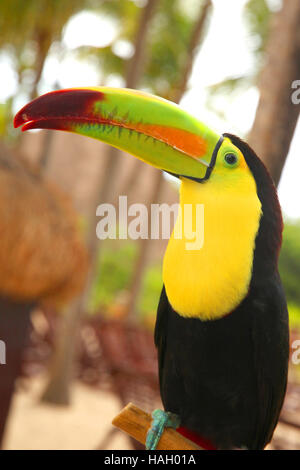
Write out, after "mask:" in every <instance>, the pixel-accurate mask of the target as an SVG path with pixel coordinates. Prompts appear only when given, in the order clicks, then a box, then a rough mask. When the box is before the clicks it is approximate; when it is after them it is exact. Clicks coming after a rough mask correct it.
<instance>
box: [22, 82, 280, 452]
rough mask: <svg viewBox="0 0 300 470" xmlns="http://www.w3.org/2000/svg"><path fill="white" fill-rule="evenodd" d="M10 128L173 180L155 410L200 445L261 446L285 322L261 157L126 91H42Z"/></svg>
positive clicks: (177, 111)
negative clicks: (69, 137) (40, 133)
mask: <svg viewBox="0 0 300 470" xmlns="http://www.w3.org/2000/svg"><path fill="white" fill-rule="evenodd" d="M14 125H15V127H18V126H20V125H22V130H23V131H25V130H28V129H37V128H39V129H56V130H64V131H70V132H75V133H77V134H82V135H86V136H89V137H93V138H96V139H99V140H101V141H103V142H106V143H108V144H110V145H112V146H114V147H117V148H119V149H121V150H124V151H126V152H129V153H131V154H132V155H134V156H135V157H137V158H139V159H141V160H143V161H144V162H146V163H149V164H151V165H153V166H155V167H157V168H159V169H161V170H164V171H165V172H168V173H170V174H172V175H174V176H175V177H177V178H178V179H179V180H180V183H181V184H180V208H181V209H182V210H181V211H179V215H178V218H177V220H176V223H175V227H174V231H173V233H172V235H171V237H170V240H169V243H168V246H167V249H166V253H165V256H164V260H163V269H162V272H163V288H162V292H161V296H160V300H159V305H158V311H157V319H156V326H155V332H154V339H155V344H156V347H157V349H158V369H159V382H160V392H161V398H162V403H163V406H164V409H165V412H164V413H165V416H166V415H167V416H169V417H171V418H172V417H173V416H176V417H177V418H178V420H175V421H176V423H177V424H176V427H177V431H178V432H180V433H181V434H183V435H184V436H186V437H188V438H189V439H191V440H193V441H195V442H196V443H198V444H199V445H200V446H201V447H202V448H204V449H249V450H253V449H264V448H265V446H266V445H267V443H268V442H270V440H271V438H272V435H273V432H274V429H275V427H276V424H277V421H278V418H279V413H280V410H281V407H282V404H283V400H284V396H285V391H286V384H287V371H288V356H289V327H288V311H287V305H286V300H285V294H284V290H283V287H282V283H281V280H280V276H279V273H278V268H277V262H278V255H279V250H280V245H281V239H282V228H283V222H282V216H281V210H280V205H279V202H278V198H277V194H276V189H275V186H274V184H273V182H272V179H271V176H270V175H269V173H268V171H267V169H266V168H265V166H264V164H263V163H262V161H261V160H260V159H259V158H258V156H257V155H256V154H255V152H254V151H253V150H252V149H251V148H250V147H249V145H248V144H247V143H246V142H245V141H243V140H241V139H240V138H239V137H236V136H234V135H232V134H228V133H227V134H226V133H224V134H222V135H219V134H218V133H216V132H215V131H213V130H211V129H210V128H209V127H208V126H206V125H205V124H204V123H202V122H200V121H198V119H196V118H194V117H193V116H191V115H190V114H189V113H187V112H186V111H184V110H183V109H182V108H181V107H179V106H177V105H175V104H174V103H171V102H169V101H167V100H165V99H162V98H160V97H157V96H153V95H151V94H147V93H144V92H140V91H136V90H130V89H117V88H109V87H97V88H73V89H72V88H71V89H65V90H58V91H54V92H50V93H47V94H45V95H43V96H40V97H38V98H36V99H35V100H33V101H32V102H30V103H29V104H27V105H25V106H24V107H23V108H22V109H21V110H20V111H19V112H18V113H17V115H16V116H15V119H14ZM107 177H108V178H109V175H107ZM199 204H200V205H201V207H203V214H204V216H203V226H204V232H203V233H204V237H203V243H201V246H198V247H196V248H195V247H194V246H193V245H192V248H191V243H190V242H191V240H190V236H189V234H186V233H185V230H180V228H181V229H182V227H183V226H184V223H185V221H184V216H183V215H182V214H184V208H185V206H186V205H189V206H191V207H192V208H196V206H197V205H199ZM189 214H190V215H189V218H190V220H189V223H192V225H193V226H196V225H197V224H196V222H197V220H196V214H197V211H196V210H195V211H189ZM175 232H176V234H177V236H175ZM178 233H179V234H180V235H181V236H178ZM168 413H169V415H168ZM169 421H172V419H170V420H169ZM164 422H165V424H166V425H168V419H164ZM170 425H171V424H170ZM148 448H154V447H151V445H150V446H149V447H148Z"/></svg>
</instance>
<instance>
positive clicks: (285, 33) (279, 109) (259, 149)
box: [248, 0, 300, 185]
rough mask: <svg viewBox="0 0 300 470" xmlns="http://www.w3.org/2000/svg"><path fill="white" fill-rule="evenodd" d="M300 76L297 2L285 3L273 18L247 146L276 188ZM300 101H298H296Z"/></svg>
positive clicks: (290, 134)
mask: <svg viewBox="0 0 300 470" xmlns="http://www.w3.org/2000/svg"><path fill="white" fill-rule="evenodd" d="M299 73H300V2H299V0H284V1H283V5H282V9H281V10H280V11H279V12H278V13H276V14H275V15H274V18H273V23H272V27H271V31H270V35H269V39H268V43H267V48H266V62H265V65H264V68H263V70H262V72H261V76H260V80H259V91H260V99H259V103H258V107H257V111H256V116H255V120H254V124H253V127H252V130H251V132H250V134H249V138H248V142H249V144H250V145H251V147H253V149H254V150H255V152H256V153H257V154H258V155H259V157H260V158H261V159H262V160H263V161H264V163H265V164H266V166H267V168H268V169H269V171H270V173H271V176H272V177H273V180H274V182H275V184H276V185H278V183H279V180H280V176H281V173H282V169H283V167H284V164H285V160H286V157H287V154H288V151H289V148H290V143H291V140H292V137H293V134H294V131H295V127H296V123H297V120H298V116H299V111H300V104H299V103H298V104H297V103H296V102H295V103H294V102H293V101H294V100H293V99H292V94H293V91H295V90H293V88H292V84H293V82H294V81H295V80H296V79H297V78H298V79H299V78H300V77H299ZM298 101H299V100H298Z"/></svg>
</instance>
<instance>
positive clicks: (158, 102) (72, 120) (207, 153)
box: [14, 87, 251, 186]
mask: <svg viewBox="0 0 300 470" xmlns="http://www.w3.org/2000/svg"><path fill="white" fill-rule="evenodd" d="M14 125H15V127H18V126H20V125H23V127H22V130H23V131H25V130H28V129H42V128H43V129H56V130H64V131H70V132H75V133H78V134H83V135H87V136H89V137H93V138H96V139H99V140H101V141H103V142H106V143H108V144H110V145H112V146H114V147H117V148H119V149H121V150H125V151H127V152H129V153H131V154H133V155H134V156H136V157H137V158H139V159H141V160H143V161H145V162H147V163H150V164H151V165H153V166H155V167H157V168H160V169H162V170H165V171H167V172H169V173H172V174H174V175H176V176H178V177H180V178H182V177H186V178H189V179H190V180H192V181H195V182H197V183H203V182H207V181H208V180H209V179H210V178H212V176H213V179H214V181H215V183H216V184H217V182H218V181H219V183H220V184H221V185H223V186H224V184H226V186H230V185H231V183H232V184H234V183H235V182H236V181H240V182H241V181H244V180H245V179H247V178H251V174H250V171H249V168H248V166H247V164H246V162H245V159H244V157H243V154H242V153H241V151H240V150H239V148H238V147H237V146H236V145H234V144H233V143H232V141H231V140H230V139H229V138H228V137H223V136H219V135H218V134H216V133H215V132H213V131H212V130H210V129H209V128H208V127H207V126H205V125H204V124H203V123H201V122H199V121H198V120H197V119H195V118H194V117H192V116H191V115H189V114H188V113H187V112H185V111H183V110H182V109H181V108H180V107H178V106H177V105H175V104H173V103H171V102H169V101H166V100H164V99H162V98H158V97H156V96H153V95H150V94H146V93H142V92H139V91H134V90H128V89H114V88H106V87H102V88H74V89H66V90H59V91H55V92H51V93H47V94H45V95H43V96H41V97H39V98H37V99H35V100H34V101H32V102H31V103H29V104H27V105H26V106H24V107H23V108H22V109H21V110H20V111H19V112H18V113H17V115H16V116H15V120H14Z"/></svg>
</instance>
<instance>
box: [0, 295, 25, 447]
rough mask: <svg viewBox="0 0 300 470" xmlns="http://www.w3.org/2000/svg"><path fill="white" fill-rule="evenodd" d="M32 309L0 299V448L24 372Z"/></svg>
mask: <svg viewBox="0 0 300 470" xmlns="http://www.w3.org/2000/svg"><path fill="white" fill-rule="evenodd" d="M32 307H33V305H31V304H21V303H20V304H19V303H15V302H13V301H11V300H8V299H4V298H0V340H1V341H2V343H1V344H2V346H3V345H4V348H1V351H2V353H3V352H4V354H1V358H0V359H1V360H0V448H1V444H2V442H3V437H4V430H5V424H6V421H7V417H8V413H9V409H10V404H11V399H12V396H13V392H14V387H15V382H16V379H17V378H18V376H19V374H20V370H21V361H22V353H23V350H24V346H25V345H26V343H27V341H28V337H29V331H30V328H29V327H30V312H31V310H32ZM2 356H4V357H2ZM3 359H4V361H3Z"/></svg>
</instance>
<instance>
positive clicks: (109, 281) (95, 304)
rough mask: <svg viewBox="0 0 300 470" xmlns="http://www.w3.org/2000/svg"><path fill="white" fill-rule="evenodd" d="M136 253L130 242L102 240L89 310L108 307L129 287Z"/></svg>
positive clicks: (135, 248)
mask: <svg viewBox="0 0 300 470" xmlns="http://www.w3.org/2000/svg"><path fill="white" fill-rule="evenodd" d="M136 254H137V246H136V244H134V243H132V242H127V241H123V242H122V241H117V240H107V241H104V242H103V247H102V250H101V253H100V257H99V260H98V265H97V269H96V274H95V279H94V284H93V287H92V293H91V299H90V304H89V309H90V310H91V311H95V310H97V309H99V308H102V309H106V308H108V307H109V306H110V305H112V304H113V303H114V302H115V301H116V298H117V296H118V295H119V294H120V293H121V292H122V291H125V290H126V289H128V288H129V282H130V279H131V276H132V269H133V266H134V260H135V258H136Z"/></svg>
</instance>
